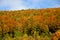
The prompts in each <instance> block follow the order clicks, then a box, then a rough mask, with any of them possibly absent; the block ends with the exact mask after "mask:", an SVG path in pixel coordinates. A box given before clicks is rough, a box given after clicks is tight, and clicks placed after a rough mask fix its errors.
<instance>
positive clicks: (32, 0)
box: [0, 0, 60, 10]
mask: <svg viewBox="0 0 60 40" xmlns="http://www.w3.org/2000/svg"><path fill="white" fill-rule="evenodd" d="M58 7H60V0H0V10H21V9H40V8H58Z"/></svg>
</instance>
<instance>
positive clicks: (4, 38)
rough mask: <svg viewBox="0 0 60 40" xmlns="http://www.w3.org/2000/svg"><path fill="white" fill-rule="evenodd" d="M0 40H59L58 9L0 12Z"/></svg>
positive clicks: (59, 16) (59, 20)
mask: <svg viewBox="0 0 60 40" xmlns="http://www.w3.org/2000/svg"><path fill="white" fill-rule="evenodd" d="M0 40H60V8H46V9H27V10H15V11H9V10H8V11H0Z"/></svg>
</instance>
